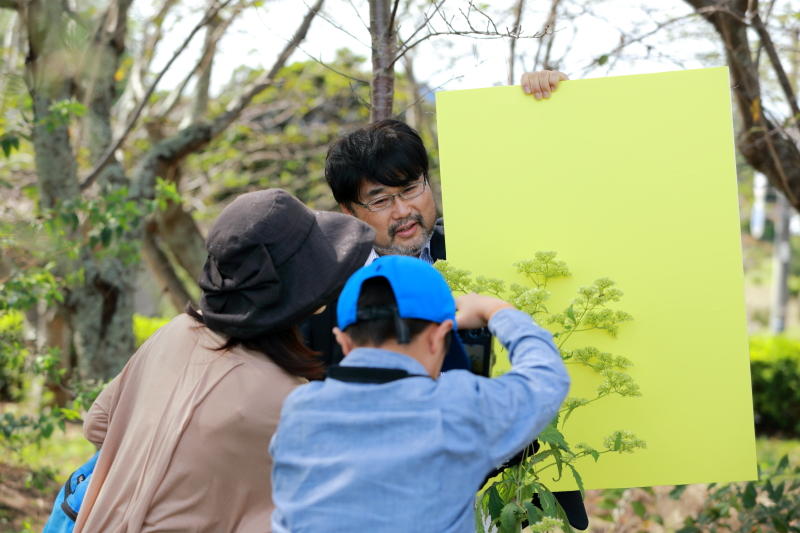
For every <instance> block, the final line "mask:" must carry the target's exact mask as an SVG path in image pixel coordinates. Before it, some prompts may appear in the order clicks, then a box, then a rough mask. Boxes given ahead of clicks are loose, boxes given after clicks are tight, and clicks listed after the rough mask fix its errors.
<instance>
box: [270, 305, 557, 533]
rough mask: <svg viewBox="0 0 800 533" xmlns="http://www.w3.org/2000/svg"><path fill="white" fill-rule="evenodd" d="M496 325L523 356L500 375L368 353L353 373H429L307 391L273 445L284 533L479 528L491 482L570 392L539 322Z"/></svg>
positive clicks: (294, 401)
mask: <svg viewBox="0 0 800 533" xmlns="http://www.w3.org/2000/svg"><path fill="white" fill-rule="evenodd" d="M489 328H490V329H491V330H492V332H493V333H494V335H495V336H496V337H497V338H498V339H499V340H500V341H501V342H502V343H503V344H504V345H505V346H506V348H508V350H509V354H510V356H511V361H512V369H511V371H509V372H508V373H507V374H504V375H503V376H501V377H499V378H493V379H489V378H484V377H481V376H476V375H474V374H471V373H470V372H468V371H466V370H451V371H450V372H447V373H444V374H442V375H441V376H440V377H439V378H438V379H432V378H430V377H428V376H427V372H426V370H425V369H424V367H423V366H422V365H421V364H420V363H419V362H418V361H416V360H415V359H413V358H411V357H408V356H406V355H403V354H399V353H396V352H391V351H387V350H381V349H376V348H357V349H355V350H353V351H352V352H351V353H350V354H349V355H348V356H347V357H346V358H345V359H344V361H343V362H342V365H344V366H363V367H382V368H399V369H403V370H406V371H408V372H409V373H411V374H423V375H424V376H422V377H409V378H404V379H400V380H397V381H393V382H390V383H383V384H365V383H347V382H343V381H337V380H334V379H327V380H325V381H324V382H313V383H309V384H307V385H303V386H301V387H298V388H297V389H295V390H294V391H293V392H292V393H291V394H290V395H289V396H288V397H287V399H286V401H285V403H284V405H283V410H282V412H281V421H280V424H279V427H278V430H277V432H276V434H275V435H274V437H273V439H272V443H271V445H270V453H271V454H272V457H273V461H274V465H273V472H272V483H273V501H274V504H275V507H276V508H275V511H274V512H273V515H272V528H273V531H274V532H276V533H283V532H292V533H304V532H313V533H319V532H321V531H324V532H326V533H329V532H342V533H345V532H346V533H354V532H362V531H364V532H366V531H369V532H373V531H374V532H381V533H392V532H397V533H408V532H411V531H413V532H417V533H424V532H430V533H447V532H468V531H474V514H473V503H474V501H475V493H476V491H477V490H478V489H479V488H480V485H481V483H482V482H483V480H484V477H485V476H486V474H487V473H488V472H489V471H490V470H491V469H492V468H494V467H495V466H497V465H499V464H501V463H503V462H504V461H505V460H507V459H508V458H510V457H511V456H513V455H514V454H515V453H516V452H518V451H519V450H520V449H522V448H523V447H524V446H525V445H527V444H528V443H530V442H531V441H532V440H533V439H534V438H535V437H536V435H538V433H539V432H540V431H541V430H542V429H543V428H544V427H545V426H546V425H547V424H548V423H549V422H550V420H552V418H553V417H554V416H555V415H556V413H557V411H558V409H559V407H560V405H561V402H562V401H563V400H564V398H565V397H566V394H567V390H568V388H569V376H568V375H567V372H566V369H565V368H564V364H563V362H562V361H561V357H560V356H559V353H558V351H557V349H556V347H555V345H554V344H553V341H552V336H551V335H550V333H548V332H547V331H545V330H543V329H541V328H540V327H539V326H537V325H536V324H534V323H533V322H532V321H531V319H530V317H529V316H528V315H526V314H525V313H522V312H520V311H517V310H513V309H504V310H501V311H499V312H497V313H495V315H494V316H493V317H492V319H491V321H490V323H489Z"/></svg>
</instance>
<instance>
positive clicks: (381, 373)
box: [326, 365, 432, 384]
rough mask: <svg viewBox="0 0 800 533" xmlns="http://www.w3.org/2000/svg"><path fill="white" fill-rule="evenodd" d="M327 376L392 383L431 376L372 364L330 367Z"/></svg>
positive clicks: (356, 381)
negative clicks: (371, 365)
mask: <svg viewBox="0 0 800 533" xmlns="http://www.w3.org/2000/svg"><path fill="white" fill-rule="evenodd" d="M326 377H327V378H330V379H335V380H337V381H344V382H346V383H373V384H381V383H390V382H392V381H397V380H398V379H405V378H429V379H432V378H431V377H430V376H428V375H427V374H411V373H409V372H407V371H405V370H402V369H400V368H377V367H370V366H339V365H334V366H332V367H330V368H328V372H327V373H326Z"/></svg>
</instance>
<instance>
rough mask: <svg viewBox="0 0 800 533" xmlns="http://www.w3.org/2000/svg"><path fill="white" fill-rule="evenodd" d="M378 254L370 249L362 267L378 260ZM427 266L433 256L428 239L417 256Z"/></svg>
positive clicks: (431, 261) (430, 263)
mask: <svg viewBox="0 0 800 533" xmlns="http://www.w3.org/2000/svg"><path fill="white" fill-rule="evenodd" d="M379 257H380V255H378V252H376V251H375V248H373V249H372V251H370V253H369V257H367V262H366V263H364V266H367V265H371V264H372V262H373V261H375V260H376V259H377V258H379ZM417 257H419V258H420V259H422V260H423V261H425V262H426V263H428V264H429V265H432V264H433V262H434V261H433V256H431V240H430V239H428V242H426V243H425V246H424V247H423V248H422V251H420V253H419V255H418V256H417Z"/></svg>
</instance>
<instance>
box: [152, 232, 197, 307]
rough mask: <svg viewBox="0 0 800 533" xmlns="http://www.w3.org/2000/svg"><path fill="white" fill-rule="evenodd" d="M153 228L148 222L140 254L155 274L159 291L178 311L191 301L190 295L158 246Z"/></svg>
mask: <svg viewBox="0 0 800 533" xmlns="http://www.w3.org/2000/svg"><path fill="white" fill-rule="evenodd" d="M154 230H155V227H154V225H153V224H149V225H148V228H147V229H146V230H145V233H144V239H143V241H142V254H143V255H144V258H145V261H146V262H147V266H148V268H149V269H150V272H152V273H153V274H154V275H155V278H156V281H157V282H158V284H159V286H160V287H161V292H162V293H163V294H166V295H167V297H168V298H169V300H170V302H171V303H172V306H173V307H174V308H175V309H176V310H177V311H178V312H181V311H183V308H184V307H185V306H186V304H187V303H189V302H191V301H192V297H191V295H190V294H189V293H188V292H187V291H186V288H185V287H184V286H183V282H182V281H181V280H180V278H179V277H178V275H177V274H176V273H175V269H173V268H172V263H171V262H170V260H169V257H167V255H166V254H165V253H164V251H163V250H162V249H161V247H160V246H159V244H158V239H157V238H156V235H155V233H154Z"/></svg>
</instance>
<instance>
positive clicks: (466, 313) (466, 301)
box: [456, 293, 514, 329]
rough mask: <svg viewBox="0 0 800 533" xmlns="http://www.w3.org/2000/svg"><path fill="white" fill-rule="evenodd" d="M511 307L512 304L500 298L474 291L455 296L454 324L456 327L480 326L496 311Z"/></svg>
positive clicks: (469, 327)
mask: <svg viewBox="0 0 800 533" xmlns="http://www.w3.org/2000/svg"><path fill="white" fill-rule="evenodd" d="M513 308H514V306H513V305H511V304H510V303H508V302H505V301H503V300H501V299H500V298H495V297H493V296H484V295H482V294H475V293H471V294H465V295H464V296H459V297H458V298H456V309H457V312H456V324H458V329H476V328H482V327H485V326H486V324H488V323H489V319H490V318H492V315H494V314H495V313H496V312H497V311H499V310H501V309H513Z"/></svg>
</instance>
